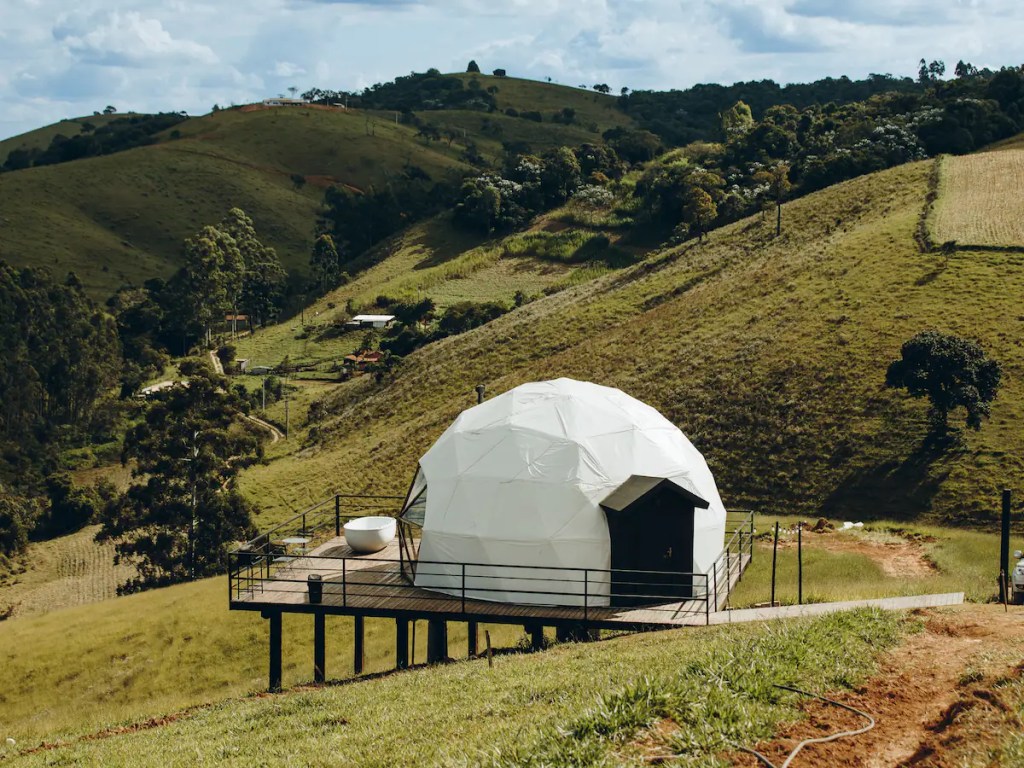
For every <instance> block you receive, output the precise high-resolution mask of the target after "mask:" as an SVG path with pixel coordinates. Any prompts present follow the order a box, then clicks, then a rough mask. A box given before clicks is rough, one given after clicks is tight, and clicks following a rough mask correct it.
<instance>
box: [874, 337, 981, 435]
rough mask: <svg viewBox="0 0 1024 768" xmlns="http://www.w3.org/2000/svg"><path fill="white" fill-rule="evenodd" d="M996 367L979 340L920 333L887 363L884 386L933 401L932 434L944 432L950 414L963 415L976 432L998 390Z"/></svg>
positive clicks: (947, 426)
mask: <svg viewBox="0 0 1024 768" xmlns="http://www.w3.org/2000/svg"><path fill="white" fill-rule="evenodd" d="M1000 376H1001V371H1000V368H999V363H997V362H996V361H995V360H990V359H989V358H988V357H987V356H986V355H985V351H984V350H983V349H982V348H981V345H979V344H978V343H977V342H974V341H971V340H969V339H963V338H961V337H959V336H952V335H947V334H944V333H939V332H938V331H923V332H921V333H919V334H917V335H916V336H914V337H913V338H912V339H910V340H909V341H906V342H904V344H903V347H902V349H901V356H900V359H899V360H894V361H893V362H891V363H890V364H889V369H888V370H887V371H886V374H885V384H886V386H887V387H896V388H900V389H906V390H907V392H909V393H910V395H911V396H912V397H927V398H928V400H929V402H930V403H931V409H930V411H929V418H930V420H931V424H932V431H933V432H934V433H936V434H945V432H946V431H947V430H948V429H949V414H950V412H951V411H953V410H955V409H956V408H964V409H966V411H967V417H966V421H967V426H968V427H971V428H972V429H980V428H981V421H982V419H984V418H986V417H988V415H989V411H990V408H991V403H992V401H993V400H994V399H995V396H996V392H997V391H998V390H999V379H1000Z"/></svg>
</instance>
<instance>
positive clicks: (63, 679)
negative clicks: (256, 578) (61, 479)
mask: <svg viewBox="0 0 1024 768" xmlns="http://www.w3.org/2000/svg"><path fill="white" fill-rule="evenodd" d="M279 445H280V444H279ZM270 522H271V521H270V519H269V518H266V517H265V518H263V519H261V520H260V521H259V524H260V526H261V527H263V528H266V527H268V525H269V523H270ZM773 522H774V520H773V519H769V518H759V519H758V520H757V529H758V531H759V533H761V534H763V533H764V532H766V531H769V530H770V529H771V526H772V524H773ZM795 522H796V518H783V519H782V524H783V528H784V529H785V528H786V527H789V526H792V525H793V524H794V523H795ZM894 529H895V530H899V531H900V533H899V534H894V533H893V532H892V531H893V530H894ZM88 533H90V534H91V532H88ZM804 540H805V552H804V598H805V601H807V602H816V601H821V600H843V599H857V598H871V597H882V596H890V595H903V594H915V593H917V594H919V593H930V592H945V591H961V590H962V591H965V592H966V593H967V596H968V599H972V600H987V599H990V598H991V596H992V592H993V586H994V583H993V579H992V578H991V572H990V571H991V564H992V563H993V562H995V560H996V551H997V546H998V537H997V536H996V535H995V534H981V533H976V532H971V531H963V530H956V529H943V528H938V527H931V526H919V525H915V526H910V527H908V526H906V525H903V524H900V523H887V522H879V523H876V524H874V525H872V526H869V527H868V529H867V530H866V531H864V532H857V533H833V534H814V533H809V532H808V533H805V535H804ZM88 541H89V538H87V537H86V534H76V535H75V536H73V537H68V538H67V539H61V540H58V541H57V542H53V543H52V544H51V545H41V546H52V547H54V548H55V549H57V550H59V551H62V552H67V551H69V550H72V549H74V551H76V552H77V551H80V550H81V548H82V547H83V546H84V545H85V544H86V543H87V542H88ZM792 541H793V534H792V533H790V534H788V535H787V534H785V533H784V534H783V545H782V548H780V552H779V560H778V589H777V599H779V600H781V601H782V602H784V603H794V602H796V550H795V548H794V547H793V545H792ZM855 544H856V545H855ZM897 545H900V546H902V545H906V547H907V548H910V551H911V552H912V553H913V554H914V556H915V558H916V560H917V562H919V563H924V564H925V568H924V571H923V572H919V573H918V574H917V575H915V576H913V577H910V578H908V577H907V576H906V575H905V571H901V570H897V571H896V572H891V571H888V569H887V568H886V567H883V566H884V565H886V564H888V563H890V562H895V563H896V564H897V565H898V564H899V562H900V561H899V560H898V559H897V560H894V556H899V555H901V554H904V551H903V550H902V549H901V550H896V549H894V547H896V546H897ZM1014 545H1015V546H1020V544H1018V543H1016V542H1015V544H1014ZM93 546H94V547H95V545H93ZM104 554H106V556H108V557H109V556H110V554H111V553H109V552H107V553H102V552H100V551H99V550H98V549H97V550H96V551H94V552H93V553H92V555H91V556H90V557H91V559H92V561H93V562H99V560H100V559H101V558H102V557H103V555H104ZM33 560H34V561H36V566H35V571H34V572H33V573H30V574H26V575H24V576H23V577H22V578H23V579H24V583H25V586H26V591H29V590H33V589H34V590H35V594H36V595H37V596H47V595H48V596H51V599H50V600H49V601H48V602H47V601H43V600H39V601H37V602H35V603H32V606H33V610H26V611H25V612H23V613H20V614H18V615H16V617H15V618H13V619H10V620H8V621H5V622H0V665H2V666H3V668H4V669H5V671H7V672H8V675H9V679H10V680H11V681H14V682H11V683H9V684H8V685H6V686H5V688H4V690H3V691H2V692H0V720H2V722H3V723H4V724H5V726H6V727H7V728H9V729H11V730H12V732H13V733H15V734H16V735H17V736H18V737H19V738H20V739H21V740H22V741H24V740H26V739H28V740H33V739H53V738H57V737H58V736H66V735H73V734H78V733H84V732H91V731H94V730H98V729H102V728H106V727H109V726H111V725H113V724H116V723H119V722H122V721H125V720H139V719H144V718H147V717H150V716H156V715H160V714H166V713H170V712H175V711H178V710H182V709H186V708H188V707H192V706H195V705H200V704H209V703H215V702H220V701H223V700H224V699H225V698H229V697H234V696H240V695H245V694H248V693H250V692H253V691H259V690H261V689H263V688H264V687H265V685H266V680H265V674H266V669H265V663H266V643H267V639H266V626H265V625H266V622H265V621H262V620H261V619H260V618H259V616H258V615H254V614H248V613H243V612H234V613H232V612H228V611H227V605H226V594H225V592H226V589H225V579H224V578H216V579H209V580H206V581H202V582H198V583H196V584H186V585H181V586H176V587H171V588H167V589H161V590H156V591H153V592H148V593H144V594H142V595H135V596H129V597H122V598H117V599H113V600H105V601H103V602H98V603H95V604H92V605H86V604H83V605H80V606H79V607H72V608H64V609H62V608H61V606H62V605H69V604H71V603H69V602H68V595H67V594H66V593H65V592H62V591H61V590H66V588H67V585H68V584H69V583H73V582H72V581H71V580H70V579H68V578H65V577H64V575H63V574H64V572H65V570H66V568H67V566H66V565H64V564H63V561H62V560H61V559H60V558H58V557H52V556H51V557H47V556H45V553H40V552H36V551H33ZM106 562H107V573H108V574H109V573H110V567H109V563H110V561H109V560H107V561H106ZM770 564H771V548H770V544H769V542H768V541H766V540H764V539H761V540H760V541H759V542H758V548H757V551H756V553H755V559H754V562H753V564H752V565H751V566H750V568H749V569H748V570H747V572H746V574H745V575H744V578H743V580H742V581H741V582H740V584H739V586H738V588H737V589H736V591H735V592H734V594H733V596H732V598H731V599H730V606H731V607H734V608H741V607H745V606H749V605H753V604H756V603H763V602H767V601H768V599H769V594H770ZM47 574H48V577H49V581H47V580H46V576H47ZM86 581H87V580H86V579H80V583H83V584H84V585H85V586H89V584H92V583H94V582H90V583H86ZM94 581H95V580H94ZM104 584H105V585H106V586H105V587H104V589H105V590H106V594H107V595H109V594H111V593H112V590H113V588H114V587H115V586H116V580H115V579H113V578H111V576H110V575H108V576H107V577H106V578H105V581H104ZM20 586H21V585H15V586H14V587H0V604H2V603H5V602H7V601H8V600H10V599H11V598H12V596H17V595H19V594H21V593H19V592H18V590H19V588H20ZM29 593H30V594H31V592H29ZM79 594H80V593H79ZM89 594H90V595H91V600H95V599H96V598H98V597H102V596H104V593H103V591H102V590H94V591H92V592H90V593H89ZM55 595H56V596H58V598H59V599H63V600H64V601H65V602H63V603H61V602H59V599H54V598H53V596H55ZM80 602H82V603H86V602H88V601H87V600H85V599H81V600H80ZM28 606H29V601H28V600H26V607H28ZM44 608H45V609H46V610H47V613H46V614H45V615H38V614H40V612H41V610H42V609H44ZM30 614H37V615H30ZM284 626H285V631H284V637H285V650H284V661H285V668H284V679H285V684H286V686H294V685H297V684H300V683H304V682H308V681H309V680H310V678H311V675H312V670H311V661H310V658H309V654H310V653H311V651H310V649H311V647H312V646H311V643H312V640H311V634H312V621H311V620H310V619H309V618H307V617H297V616H289V617H287V618H286V619H285V621H284ZM490 631H491V633H492V637H493V641H494V643H495V645H496V646H498V647H511V646H514V645H515V644H516V643H517V642H518V641H519V640H520V639H521V638H522V637H523V635H522V630H521V628H518V627H490ZM367 632H368V635H367V672H368V673H373V672H381V671H386V670H389V669H391V668H392V667H393V665H394V631H393V623H392V622H389V621H385V620H369V621H368V623H367ZM482 636H483V635H482V634H481V637H482ZM425 637H426V632H425V625H423V624H421V625H420V626H419V629H418V631H417V635H416V639H417V651H416V658H417V659H419V660H421V661H422V660H423V659H424V658H425V650H426V649H425V646H424V641H425ZM481 642H482V641H481ZM465 647H466V646H465V627H464V625H461V624H452V625H451V631H450V641H449V653H450V655H451V656H453V657H462V656H464V655H465ZM350 649H351V620H350V619H343V618H331V619H329V620H328V663H327V669H328V676H329V677H330V678H332V679H345V678H347V677H349V676H350V675H351V669H352V667H351V664H352V662H351V658H350V655H349V654H350V652H351V651H350ZM60 658H68V659H71V658H73V659H75V663H74V665H73V667H71V668H69V667H68V666H67V665H63V664H54V663H53V660H54V659H60ZM0 736H2V734H0Z"/></svg>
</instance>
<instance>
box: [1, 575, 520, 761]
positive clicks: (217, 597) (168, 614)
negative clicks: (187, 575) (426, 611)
mask: <svg viewBox="0 0 1024 768" xmlns="http://www.w3.org/2000/svg"><path fill="white" fill-rule="evenodd" d="M226 586H227V585H226V580H225V579H224V578H215V579H207V580H205V581H200V582H196V583H194V584H184V585H180V586H176V587H170V588H167V589H159V590H154V591H152V592H146V593H143V594H140V595H132V596H130V597H122V598H118V599H116V600H106V601H104V602H101V603H96V604H94V605H84V606H79V607H74V608H67V609H64V610H58V611H53V612H51V613H47V614H45V615H42V616H26V617H23V618H15V619H11V620H8V621H4V622H0V669H2V670H3V671H4V685H3V688H2V689H0V742H2V740H3V739H5V738H7V737H8V736H10V737H12V738H15V739H17V740H18V742H19V743H20V744H21V745H23V746H29V745H32V744H34V743H38V742H39V741H53V740H57V739H61V738H65V737H68V736H75V735H80V734H83V733H91V732H94V731H97V730H100V729H103V728H107V727H111V726H114V725H117V724H120V723H124V722H135V721H139V720H143V719H146V718H149V717H155V716H160V715H165V714H168V713H172V712H177V711H180V710H184V709H187V708H189V707H194V706H197V705H204V704H210V703H215V702H220V701H223V700H224V699H226V698H229V697H232V696H243V695H246V694H249V693H252V692H254V691H262V690H265V689H266V685H267V680H266V674H267V669H266V665H267V626H266V624H267V622H265V621H263V620H262V619H261V618H260V616H259V614H258V613H255V614H254V613H249V612H241V611H235V612H229V611H228V609H227V589H226ZM57 588H58V589H59V588H60V585H59V584H58V585H57ZM283 623H284V649H283V657H284V682H285V685H288V686H293V685H299V684H302V683H306V682H309V681H310V680H311V679H312V676H313V667H312V664H313V660H312V648H313V640H312V636H313V621H312V619H311V618H309V617H306V616H288V617H286V618H285V619H284V622H283ZM484 629H485V627H481V629H480V637H481V638H483V632H484ZM486 629H489V630H490V632H491V638H492V642H493V643H494V645H495V646H496V647H511V646H514V645H515V644H516V643H517V642H518V641H519V640H520V639H521V638H522V636H523V633H522V629H521V628H519V627H491V626H488V627H486ZM449 641H450V645H449V654H450V655H451V656H452V657H453V658H463V657H465V654H466V634H465V625H464V624H459V625H456V624H453V625H452V627H451V632H450V637H449ZM482 642H483V641H482V639H481V644H482ZM394 646H395V642H394V622H393V621H387V620H384V619H369V620H367V623H366V648H365V650H366V665H365V667H364V670H365V672H366V673H367V674H370V673H374V672H384V671H388V670H391V669H393V668H394V665H395V657H394V653H395V651H394ZM327 653H328V656H327V674H328V677H329V679H345V678H348V677H350V676H351V674H352V620H351V619H350V618H336V617H331V618H329V619H328V621H327ZM414 658H415V659H417V660H419V661H422V660H423V659H425V658H426V625H425V623H422V622H421V623H420V625H419V627H418V630H417V632H416V653H415V654H414Z"/></svg>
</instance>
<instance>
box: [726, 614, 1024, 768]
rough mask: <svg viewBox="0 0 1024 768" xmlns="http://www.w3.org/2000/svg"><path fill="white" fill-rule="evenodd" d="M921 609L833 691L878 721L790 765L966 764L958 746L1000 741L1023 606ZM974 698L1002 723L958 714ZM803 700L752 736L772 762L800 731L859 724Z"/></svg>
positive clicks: (1023, 626)
mask: <svg viewBox="0 0 1024 768" xmlns="http://www.w3.org/2000/svg"><path fill="white" fill-rule="evenodd" d="M918 615H920V616H921V617H922V619H923V620H924V631H923V632H921V633H920V634H917V635H914V636H912V637H911V638H909V639H908V641H907V642H906V643H904V644H903V645H901V646H900V647H899V648H897V649H895V650H894V651H892V652H890V653H889V654H887V655H886V656H885V658H884V659H883V661H882V664H881V669H880V671H879V673H878V674H877V675H876V676H874V677H872V678H871V679H870V680H869V681H868V682H867V683H866V684H865V685H864V686H862V687H861V688H858V689H856V690H855V691H853V692H852V693H849V694H846V695H840V696H837V697H835V698H836V700H837V701H841V702H843V703H844V704H848V705H849V706H852V707H856V708H857V709H861V710H863V711H865V712H867V713H868V714H870V715H871V716H872V717H874V718H875V720H876V721H877V724H876V726H875V728H874V729H873V730H871V731H869V732H868V733H865V734H862V735H860V736H854V737H850V738H843V739H840V740H838V741H835V742H832V743H829V744H822V745H811V746H809V747H805V748H804V749H803V750H802V751H801V752H800V754H799V755H798V756H797V758H796V759H795V760H794V761H793V763H792V765H793V768H799V767H800V766H805V767H806V766H826V765H827V766H850V767H851V768H883V766H885V767H888V766H915V767H916V766H922V767H923V766H928V768H946V766H950V767H952V766H954V765H956V766H959V765H961V764H964V763H963V762H962V760H963V755H962V754H961V752H962V751H963V750H964V749H972V750H979V749H981V750H983V749H984V748H985V747H986V745H985V743H984V741H985V739H988V740H989V741H991V742H995V743H998V740H999V738H1001V737H1002V738H1005V736H1006V735H1008V734H1009V733H1011V732H1013V731H1012V730H1009V729H1010V728H1012V727H1013V724H1007V723H1006V722H1004V721H1006V719H1007V718H1010V719H1012V718H1014V717H1016V715H1014V714H1013V713H1012V712H1009V708H1008V707H1006V705H1005V704H1003V703H1002V702H1001V701H1000V700H999V695H998V690H997V689H998V686H997V685H996V683H997V681H998V680H1000V679H1004V678H1005V677H1006V676H1011V677H1012V676H1014V675H1018V674H1021V672H1022V670H1024V612H1022V611H1021V610H1020V609H1019V608H1018V609H1016V610H1011V611H1010V612H1009V613H1004V612H1003V609H1002V607H1000V606H979V605H966V606H962V607H958V608H956V609H944V610H941V611H928V612H919V613H918ZM977 707H981V708H990V709H991V710H992V712H991V715H992V716H993V717H994V718H995V720H997V721H999V722H1002V723H1003V725H1002V726H998V725H997V726H994V727H993V730H992V731H990V732H989V733H987V734H983V733H978V732H975V731H976V730H977V729H976V728H968V726H966V725H964V724H963V723H961V722H960V720H959V717H960V715H961V714H962V713H963V712H966V711H969V710H972V709H975V708H977ZM803 710H804V712H805V713H806V714H807V719H806V720H804V721H801V722H799V723H796V724H794V725H792V726H790V727H788V728H786V729H785V730H784V731H783V732H782V733H781V734H780V735H779V737H778V738H777V739H775V740H773V741H771V742H769V743H762V744H759V745H758V746H757V749H758V751H760V752H761V753H762V754H764V755H765V756H766V757H768V759H769V760H771V761H772V762H773V763H774V764H775V765H781V764H782V763H783V761H784V760H785V758H786V756H787V755H788V754H789V753H790V752H791V751H792V749H793V748H794V747H795V746H796V745H797V743H799V742H800V741H802V740H803V739H807V738H811V737H821V736H825V735H828V734H830V733H835V732H837V731H842V730H848V729H855V728H859V727H861V726H862V725H864V721H863V720H862V719H860V718H857V717H856V716H855V715H853V714H850V713H847V712H845V711H842V710H838V709H837V708H836V707H833V706H831V705H829V704H826V703H824V702H820V701H816V700H809V701H808V703H807V704H806V705H805V706H804V707H803ZM989 719H990V720H991V719H992V718H989ZM1016 727H1018V728H1019V727H1020V726H1019V723H1018V724H1017V725H1016ZM729 757H730V758H731V759H732V761H733V765H736V766H750V767H751V768H753V767H754V766H761V765H762V763H760V762H759V761H758V760H757V759H756V758H754V757H753V756H750V755H743V754H740V755H730V756H729ZM969 764H972V765H973V764H979V765H985V764H987V763H973V762H972V763H969Z"/></svg>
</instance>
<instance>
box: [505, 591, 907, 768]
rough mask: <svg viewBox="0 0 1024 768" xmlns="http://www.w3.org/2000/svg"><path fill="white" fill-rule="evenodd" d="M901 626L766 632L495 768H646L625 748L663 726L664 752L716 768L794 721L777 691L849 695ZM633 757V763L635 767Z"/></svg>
mask: <svg viewBox="0 0 1024 768" xmlns="http://www.w3.org/2000/svg"><path fill="white" fill-rule="evenodd" d="M904 630H905V625H904V623H903V620H902V619H901V618H900V617H899V616H896V615H893V614H886V613H883V612H879V611H866V610H865V611H856V612H850V613H843V614H836V615H833V616H830V617H827V618H824V619H821V620H817V621H814V622H805V623H788V624H773V625H767V626H766V627H765V628H764V630H763V631H762V632H761V633H759V634H757V635H756V636H753V637H748V638H745V639H744V641H741V642H739V643H732V644H727V645H724V646H714V645H712V646H710V647H709V648H708V650H707V651H706V652H705V653H703V654H700V655H699V656H698V657H697V658H691V659H688V660H687V662H686V663H685V664H681V665H679V666H678V667H677V671H675V672H672V673H669V674H661V675H656V676H644V677H642V678H640V679H638V680H637V681H635V682H633V683H631V684H629V685H627V686H625V687H624V688H623V689H621V690H619V691H615V692H612V693H607V694H604V695H602V696H601V697H600V698H599V700H598V702H597V704H596V705H594V706H592V707H591V708H590V709H589V710H588V711H586V712H584V713H582V714H581V715H579V716H577V717H575V718H573V719H571V720H570V721H569V722H567V723H564V724H553V725H551V726H549V727H548V728H546V729H545V731H544V733H543V735H542V736H541V737H540V738H539V739H537V740H535V741H534V742H533V743H527V744H523V745H521V746H520V745H518V744H517V745H513V746H512V747H511V749H510V750H509V751H508V752H505V753H503V752H502V751H496V752H495V753H494V754H492V756H491V759H490V760H489V762H488V764H489V765H491V766H493V768H513V767H516V768H540V767H541V766H545V767H546V768H561V767H562V766H565V768H569V766H575V767H576V768H587V767H588V766H604V765H607V764H608V763H609V762H610V761H616V762H618V761H621V762H622V763H626V762H628V763H630V764H636V763H642V761H641V760H640V759H639V758H640V756H639V755H638V754H633V755H630V749H629V744H628V742H629V741H630V740H631V739H633V738H635V737H636V736H637V735H638V734H639V732H640V731H641V730H642V729H644V728H647V727H649V726H652V725H654V724H655V723H657V722H658V721H662V720H667V721H670V722H671V730H670V731H669V733H668V735H667V736H665V735H662V736H660V737H658V736H655V737H653V738H655V739H656V740H661V741H662V744H661V745H659V746H661V751H662V753H663V754H664V752H665V751H667V752H668V753H669V754H672V755H675V756H677V757H679V758H682V760H683V761H684V762H685V763H686V764H689V765H718V764H719V763H718V761H717V760H716V758H715V755H716V754H717V753H719V752H722V751H726V750H728V749H731V748H734V746H735V745H736V744H745V745H752V744H754V743H756V742H758V741H759V740H761V739H765V738H768V737H770V736H771V735H772V733H773V732H774V729H775V726H776V725H777V724H778V723H779V722H780V721H781V720H785V719H796V718H797V717H798V710H797V709H796V708H795V706H794V705H795V704H796V703H797V701H798V699H797V697H796V696H795V695H794V694H791V693H788V692H785V691H780V690H778V689H777V688H775V687H774V686H776V685H788V686H795V687H801V688H811V689H813V690H824V691H831V690H837V689H844V688H847V689H848V688H850V687H852V686H853V685H855V684H857V682H859V681H860V680H862V679H863V678H865V677H866V676H867V675H868V674H869V673H870V672H871V671H872V670H873V669H874V661H873V659H874V656H875V655H876V654H878V653H879V652H881V651H884V650H886V649H887V648H891V647H893V646H894V645H895V644H896V643H897V642H898V641H899V639H900V638H901V636H902V634H903V631H904ZM630 757H633V758H634V759H633V760H630Z"/></svg>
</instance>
